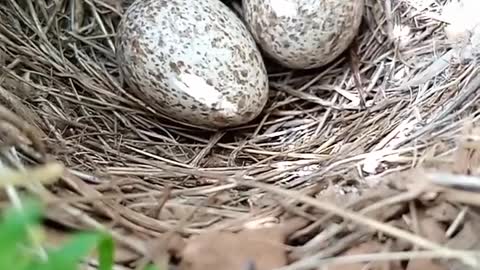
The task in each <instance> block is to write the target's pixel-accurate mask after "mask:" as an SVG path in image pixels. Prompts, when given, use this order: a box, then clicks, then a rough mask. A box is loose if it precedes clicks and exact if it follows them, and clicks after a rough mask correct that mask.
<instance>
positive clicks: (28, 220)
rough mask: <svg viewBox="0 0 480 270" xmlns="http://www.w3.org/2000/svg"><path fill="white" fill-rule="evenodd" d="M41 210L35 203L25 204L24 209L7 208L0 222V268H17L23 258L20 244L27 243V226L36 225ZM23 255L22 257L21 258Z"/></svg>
mask: <svg viewBox="0 0 480 270" xmlns="http://www.w3.org/2000/svg"><path fill="white" fill-rule="evenodd" d="M40 217H41V211H40V207H38V206H37V205H36V204H25V207H24V209H21V210H19V209H14V208H12V209H8V210H7V211H6V212H5V213H4V217H3V220H2V222H1V223H0V243H1V245H0V269H11V268H12V267H13V268H17V267H18V266H19V265H18V262H19V260H20V259H22V260H23V261H24V260H26V259H28V258H25V254H24V253H25V251H23V254H22V252H21V246H20V245H21V244H25V243H27V240H28V228H29V226H33V225H38V224H39V222H40ZM22 257H23V258H22Z"/></svg>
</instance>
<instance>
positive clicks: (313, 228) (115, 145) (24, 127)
mask: <svg viewBox="0 0 480 270" xmlns="http://www.w3.org/2000/svg"><path fill="white" fill-rule="evenodd" d="M127 2H128V1H120V0H68V1H67V0H55V1H53V0H37V1H19V0H6V1H2V3H0V66H1V68H2V69H1V73H0V101H1V104H2V106H3V108H2V109H1V110H0V119H1V122H0V123H1V126H0V131H1V132H2V136H1V137H2V146H3V148H2V149H3V150H2V160H3V163H4V164H9V166H16V168H23V169H26V168H30V167H29V166H34V164H37V165H36V166H40V165H39V164H49V162H52V160H56V161H60V162H61V163H62V164H63V165H64V166H65V168H66V170H65V171H64V173H63V174H62V176H61V178H60V179H59V180H58V181H57V182H56V183H55V184H49V185H44V186H42V187H39V186H36V187H35V188H33V187H31V188H28V189H26V190H27V191H28V192H29V193H30V194H34V195H35V196H37V197H38V198H40V199H42V201H43V202H44V203H45V204H47V205H48V208H47V213H46V218H47V220H48V221H49V223H48V224H49V227H50V228H51V229H50V231H49V233H50V234H51V235H53V236H52V239H57V238H58V237H59V236H62V235H63V234H65V229H66V228H67V229H70V230H82V229H91V228H103V229H107V230H109V231H110V232H111V233H112V234H113V236H114V238H115V239H116V240H117V253H116V257H115V259H116V263H117V267H118V269H124V268H136V267H140V265H142V263H145V261H150V260H153V261H156V262H157V263H158V260H159V259H158V258H166V257H165V256H166V255H169V256H171V257H175V256H176V255H178V254H180V257H181V256H191V257H189V260H190V261H189V262H191V263H190V264H189V265H190V268H188V267H187V266H185V265H184V266H182V267H184V268H182V269H197V268H195V267H194V266H195V265H203V266H204V268H202V269H221V267H220V266H218V265H223V266H222V267H226V266H225V265H229V267H230V268H228V267H226V268H223V269H240V268H235V267H234V266H232V265H231V264H229V263H231V262H232V261H235V260H237V259H238V260H240V261H241V260H243V259H244V258H243V257H242V256H243V255H242V254H243V253H242V252H244V251H242V250H245V247H248V248H247V250H248V249H251V250H255V255H259V257H258V258H253V257H252V256H253V255H249V256H250V257H248V256H247V257H248V258H253V259H252V260H253V261H252V262H254V265H256V267H257V268H256V269H269V268H268V265H272V264H269V262H268V261H269V260H270V259H271V261H274V262H275V263H278V264H277V265H282V264H286V262H288V266H284V268H283V269H315V268H316V269H320V268H321V267H322V266H324V265H327V264H333V265H334V266H330V267H332V268H328V269H346V268H344V267H346V266H345V264H350V267H353V268H348V269H362V268H361V267H362V266H364V265H365V264H366V262H368V261H370V262H372V263H373V262H375V263H376V264H377V266H378V267H390V268H388V269H407V268H405V267H409V268H408V269H453V268H434V267H447V266H445V265H447V264H448V265H450V267H453V266H454V265H456V266H457V267H458V265H463V267H467V266H471V267H473V268H472V269H475V268H474V267H475V265H477V267H478V261H477V259H475V258H476V257H475V256H474V254H473V253H471V252H470V251H466V250H469V249H475V247H477V246H479V241H477V240H478V239H477V238H478V237H477V236H476V233H475V231H478V230H477V229H479V228H480V227H479V226H480V221H479V215H478V214H477V213H476V205H478V204H479V203H480V196H479V195H478V194H477V193H475V190H474V188H476V187H477V186H478V185H479V184H478V180H477V179H478V178H476V175H478V166H479V165H480V163H479V162H480V159H479V158H478V153H477V151H478V149H479V148H478V145H479V142H478V140H479V139H478V137H477V136H478V135H479V132H478V128H477V127H476V125H477V123H478V118H479V115H478V112H479V110H478V97H479V95H480V92H478V91H477V89H478V87H479V85H480V76H479V72H478V67H477V66H476V53H477V52H476V50H475V48H476V46H475V43H474V40H475V37H476V36H475V32H474V31H473V30H472V29H473V28H472V29H468V30H466V31H461V27H459V25H460V26H464V24H461V23H459V22H452V21H448V20H447V19H445V18H447V17H448V16H447V15H448V12H445V10H446V9H447V7H449V6H448V5H449V4H448V2H447V1H427V0H425V1H413V0H410V1H400V0H388V1H373V0H369V1H367V2H366V5H367V8H366V10H365V13H364V17H363V23H362V26H361V31H360V33H359V35H358V36H357V37H356V39H355V41H354V43H353V44H352V46H351V47H350V48H349V49H348V50H347V51H346V52H345V53H344V54H343V55H342V56H341V57H339V58H338V59H336V60H335V61H334V62H333V63H331V64H329V65H327V66H325V67H323V68H321V69H315V70H308V71H298V70H297V71H292V70H287V69H284V68H281V67H278V66H276V65H275V64H272V63H268V70H269V80H270V97H269V102H268V104H267V107H266V108H265V109H264V111H263V113H262V114H261V115H260V116H259V117H258V118H257V119H256V120H254V121H253V122H251V123H248V124H246V125H244V126H240V127H235V128H231V129H228V130H222V131H218V132H212V131H199V130H195V129H191V128H189V127H186V126H180V125H179V124H177V123H175V122H171V121H169V120H167V119H164V118H162V117H161V116H159V115H158V114H157V113H156V112H155V111H153V110H152V109H150V108H149V107H148V106H146V105H145V104H143V103H142V102H141V101H140V100H139V99H138V98H136V97H135V96H133V95H131V94H130V93H129V91H128V89H127V88H126V86H125V85H124V84H123V82H121V81H120V79H119V78H120V76H119V74H118V66H117V63H116V61H115V57H114V50H115V47H114V44H115V42H114V38H115V29H116V26H117V24H118V22H119V20H120V16H121V14H122V13H123V12H124V10H125V7H127V6H128V5H129V4H130V3H127ZM467 2H468V1H467ZM451 5H452V4H450V6H451ZM455 7H456V8H457V9H460V6H458V5H457V6H455ZM450 10H454V9H453V8H450ZM471 10H478V8H470V9H468V8H467V9H465V10H464V11H465V12H467V13H468V12H471ZM450 14H454V15H451V16H450V17H451V18H457V19H458V18H462V19H464V17H466V16H467V15H465V16H464V15H459V14H458V13H457V14H456V15H455V13H454V12H453V11H452V12H450ZM469 14H470V13H469ZM473 18H475V17H473ZM475 19H476V18H475ZM465 21H469V20H468V19H465ZM470 21H472V20H470ZM455 23H456V24H455ZM448 27H450V28H448ZM459 29H460V30H459ZM47 171H48V170H47ZM32 180H35V179H32ZM18 190H19V192H20V191H21V190H20V189H18ZM22 190H23V189H22ZM4 198H7V197H4ZM5 202H8V201H7V199H5ZM265 228H267V229H265ZM278 228H281V230H278ZM475 228H477V229H475ZM262 230H264V231H262ZM220 231H221V232H222V233H225V235H224V234H221V233H220ZM246 231H248V233H252V235H256V238H258V239H259V240H262V239H263V240H265V239H266V240H271V241H273V240H275V241H276V243H277V244H279V245H275V246H273V247H272V246H268V245H267V246H262V245H257V244H252V243H251V242H249V241H250V240H249V239H250V238H248V237H244V238H242V237H241V238H238V239H237V238H232V237H234V236H236V235H237V234H240V233H242V232H246ZM279 231H280V232H281V233H279ZM227 232H232V233H235V234H232V235H233V236H232V235H230V234H226V233H227ZM258 232H262V233H258ZM267 232H277V234H276V236H271V237H270V236H269V237H268V238H265V237H266V235H268V233H267ZM255 233H257V234H255ZM192 235H196V236H199V237H200V236H202V235H208V237H207V239H206V240H205V239H203V238H201V237H200V238H198V239H197V242H189V241H185V242H182V241H184V239H187V240H188V239H190V238H188V237H190V236H192ZM167 236H169V238H166V237H167ZM253 238H255V237H253ZM168 239H170V240H168ZM171 239H176V240H178V241H171ZM202 239H203V240H205V241H203V240H202ZM235 239H236V240H235ZM55 241H56V240H55ZM275 241H273V242H275ZM173 242H175V243H173ZM177 242H181V243H182V244H178V243H177ZM234 242H235V245H238V246H235V245H234V246H233V247H230V248H229V247H227V246H228V245H227V244H228V243H229V245H230V244H233V243H234ZM159 243H160V246H158V245H159ZM172 243H173V244H172ZM225 243H227V244H225ZM153 244H155V245H157V246H156V247H155V248H150V247H152V246H151V245H153ZM280 244H282V245H280ZM285 244H286V246H287V249H283V248H284V247H285ZM206 246H207V247H209V249H202V247H203V248H205V247H206ZM279 246H282V250H281V251H279V250H278V249H279ZM162 247H163V248H162ZM165 247H166V248H165ZM188 247H191V248H190V249H189V250H190V253H188V254H190V255H188V254H187V253H186V252H184V251H185V249H186V248H188ZM285 250H286V251H287V252H286V255H285V252H284V251H285ZM172 252H177V254H174V255H172ZM182 254H183V255H182ZM192 254H194V255H192ZM232 254H234V255H232ZM235 254H236V255H235ZM354 254H356V255H355V256H351V255H354ZM217 255H218V256H217ZM230 255H231V256H230ZM349 255H350V256H349ZM229 256H230V257H229ZM268 256H270V257H268ZM192 258H193V259H192ZM206 258H210V259H211V258H213V259H212V260H211V261H209V262H208V263H210V264H207V262H205V261H202V260H207V259H206ZM225 258H229V259H225ZM272 258H273V259H272ZM438 258H441V260H440V262H437V259H438ZM181 259H182V258H180V261H181ZM183 259H185V258H183ZM171 261H172V260H170V263H172V262H171ZM202 263H203V264H202ZM215 263H217V264H216V265H215ZM222 263H223V264H222ZM275 263H273V265H275ZM439 263H443V265H442V264H439ZM91 264H92V265H94V264H95V263H94V262H91ZM387 264H389V265H390V266H386V265H387ZM192 265H193V266H192ZM206 265H208V267H207V268H205V266H206ZM265 265H267V266H265ZM209 267H210V268H209ZM262 267H263V268H262ZM334 267H337V268H334ZM355 267H356V268H355ZM418 267H420V268H418ZM243 269H248V268H243ZM321 269H323V268H321ZM382 269H387V268H382ZM462 269H466V268H462Z"/></svg>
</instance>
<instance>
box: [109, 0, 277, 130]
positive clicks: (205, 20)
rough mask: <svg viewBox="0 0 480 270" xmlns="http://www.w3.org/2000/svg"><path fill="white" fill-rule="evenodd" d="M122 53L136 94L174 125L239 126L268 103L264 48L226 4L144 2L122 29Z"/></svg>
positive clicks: (119, 42)
mask: <svg viewBox="0 0 480 270" xmlns="http://www.w3.org/2000/svg"><path fill="white" fill-rule="evenodd" d="M116 47H117V58H118V63H119V68H120V71H121V73H122V75H123V77H124V79H125V81H126V83H127V85H128V86H129V89H130V90H132V91H133V93H134V94H135V95H136V96H137V97H139V98H141V99H142V100H143V101H144V102H145V103H146V104H148V105H149V106H151V107H152V108H153V109H155V110H157V111H158V112H160V113H163V114H166V115H168V116H169V117H170V118H171V119H174V120H178V121H181V122H183V123H185V124H190V125H194V126H197V127H206V128H214V129H218V128H224V127H229V126H238V125H241V124H245V123H247V122H249V121H251V120H253V119H254V118H256V117H257V116H258V115H259V114H260V112H261V111H262V110H263V107H264V106H265V104H266V102H267V98H268V77H267V72H266V69H265V64H264V62H263V59H262V56H261V54H260V50H259V48H258V47H257V44H256V43H255V40H254V39H253V37H252V36H251V34H250V33H249V31H248V29H247V28H246V26H245V25H244V24H243V22H242V21H241V20H240V19H239V18H238V17H237V16H236V15H235V14H234V13H233V12H232V11H231V10H230V9H229V8H228V7H227V6H226V5H224V4H223V3H222V2H220V1H219V0H194V1H192V0H136V1H135V2H134V3H133V4H132V5H131V6H130V7H129V8H128V9H127V10H126V12H125V14H124V17H123V18H122V21H121V22H120V24H119V26H118V30H117V45H116Z"/></svg>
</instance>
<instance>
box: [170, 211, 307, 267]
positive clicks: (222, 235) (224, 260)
mask: <svg viewBox="0 0 480 270" xmlns="http://www.w3.org/2000/svg"><path fill="white" fill-rule="evenodd" d="M305 225H306V221H305V220H303V219H299V218H298V219H292V220H290V221H288V222H285V223H283V224H281V225H277V226H273V227H268V228H260V229H245V230H243V231H241V232H239V233H231V232H221V231H212V232H207V233H203V234H200V235H196V236H192V237H191V238H189V239H188V240H186V241H185V242H183V241H180V240H179V239H176V241H171V244H170V247H169V251H170V252H171V253H173V254H172V255H173V256H174V257H177V258H179V259H180V263H179V265H178V270H205V269H209V270H225V269H229V270H237V269H238V270H245V269H248V267H250V266H252V265H254V268H255V269H256V270H270V269H275V268H277V267H281V266H285V265H286V264H287V263H288V261H287V249H286V246H285V241H286V239H287V237H288V235H289V234H290V233H292V232H293V231H295V230H297V229H299V227H301V226H305Z"/></svg>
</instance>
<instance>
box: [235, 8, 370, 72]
mask: <svg viewBox="0 0 480 270" xmlns="http://www.w3.org/2000/svg"><path fill="white" fill-rule="evenodd" d="M242 8H243V16H244V20H245V23H246V24H247V26H248V28H249V30H250V32H251V33H252V35H253V36H254V38H255V40H256V41H257V43H258V44H259V45H260V47H261V48H262V50H263V51H264V52H265V53H266V54H267V55H268V56H270V58H273V59H274V60H276V61H277V62H278V63H280V64H282V65H283V66H285V67H288V68H292V69H311V68H318V67H321V66H324V65H326V64H328V63H330V62H332V61H333V60H334V59H335V58H337V57H338V56H339V55H340V54H342V53H343V52H344V51H345V50H346V49H347V48H348V47H349V46H350V44H351V43H352V41H353V39H354V37H355V36H356V34H357V33H358V30H359V28H360V24H361V21H362V16H363V11H364V0H242Z"/></svg>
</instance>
